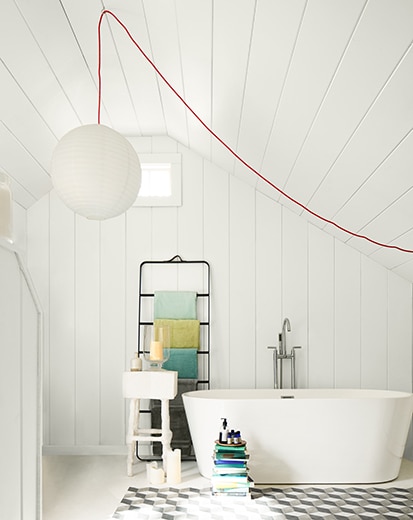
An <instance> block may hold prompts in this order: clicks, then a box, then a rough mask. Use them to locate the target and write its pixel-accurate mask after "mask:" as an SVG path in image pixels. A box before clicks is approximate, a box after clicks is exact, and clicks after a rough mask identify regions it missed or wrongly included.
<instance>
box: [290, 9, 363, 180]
mask: <svg viewBox="0 0 413 520" xmlns="http://www.w3.org/2000/svg"><path fill="white" fill-rule="evenodd" d="M367 2H368V0H365V3H364V6H363V9H362V10H361V12H360V14H359V16H358V18H357V22H356V23H355V25H354V27H353V30H352V31H351V34H350V36H349V38H348V40H347V43H346V45H345V47H344V49H343V52H342V53H341V56H340V59H339V60H338V63H337V65H336V68H335V69H334V72H333V74H332V76H331V79H330V81H329V83H328V85H327V88H326V90H325V92H324V94H323V97H322V99H321V101H320V104H319V105H318V108H317V111H316V113H315V115H314V117H313V120H312V121H311V123H310V126H309V128H308V130H307V133H306V135H305V137H304V140H303V142H302V144H301V146H300V149H299V150H298V153H297V156H296V158H295V160H294V162H293V164H292V166H291V168H290V171H289V173H288V175H287V178H286V180H285V182H284V184H283V189H285V187H286V186H287V185H288V181H289V180H290V177H291V175H292V173H293V171H294V169H295V167H296V164H297V162H298V159H299V158H300V157H301V154H302V151H303V149H304V147H305V145H306V143H307V141H308V139H309V136H310V133H311V131H312V129H313V128H314V125H315V124H316V122H317V120H318V117H319V115H320V113H321V110H322V108H323V106H324V104H325V102H326V99H327V97H328V95H329V93H330V92H331V89H332V87H333V84H334V82H335V79H336V77H337V75H338V72H339V70H340V68H341V65H342V64H343V61H344V58H345V56H346V55H347V52H348V49H349V48H350V44H351V42H352V41H353V38H354V35H355V33H356V31H357V29H358V28H359V26H360V22H361V20H362V18H363V15H364V13H365V11H366V7H367Z"/></svg>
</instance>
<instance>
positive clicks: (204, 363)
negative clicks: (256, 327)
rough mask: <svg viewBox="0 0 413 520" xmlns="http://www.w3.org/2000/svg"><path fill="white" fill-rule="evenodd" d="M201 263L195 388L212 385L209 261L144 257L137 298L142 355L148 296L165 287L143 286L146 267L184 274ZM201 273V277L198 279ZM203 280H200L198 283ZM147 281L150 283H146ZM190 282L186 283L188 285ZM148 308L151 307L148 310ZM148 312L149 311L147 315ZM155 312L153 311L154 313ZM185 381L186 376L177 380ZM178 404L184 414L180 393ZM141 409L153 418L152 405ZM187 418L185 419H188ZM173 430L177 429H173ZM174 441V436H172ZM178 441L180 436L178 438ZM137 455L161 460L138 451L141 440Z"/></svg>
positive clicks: (148, 321) (185, 457)
mask: <svg viewBox="0 0 413 520" xmlns="http://www.w3.org/2000/svg"><path fill="white" fill-rule="evenodd" d="M190 265H193V266H197V265H198V266H199V267H200V271H199V273H198V276H197V283H195V284H194V285H195V287H191V290H193V291H194V292H196V295H197V302H200V301H201V300H202V301H203V304H202V305H198V304H197V308H200V311H201V315H200V316H198V317H199V321H200V330H201V333H200V336H201V342H200V347H199V349H198V360H199V363H198V366H199V369H198V379H197V380H196V389H197V390H198V389H200V388H207V389H209V388H210V366H211V364H210V341H211V335H210V316H211V300H210V297H211V295H210V290H211V273H210V265H209V263H208V262H207V261H205V260H183V259H182V258H181V256H179V255H175V256H174V257H172V258H171V259H170V260H145V261H144V262H142V263H141V264H140V268H139V301H138V331H137V333H138V337H137V340H138V349H137V350H138V353H139V355H140V356H143V350H144V346H143V335H142V331H143V327H145V326H146V325H153V322H154V321H153V313H152V309H153V305H149V306H148V305H147V303H148V300H150V299H152V300H153V299H154V296H155V292H156V291H160V290H164V287H156V282H152V283H151V284H150V287H149V290H148V291H145V290H144V289H147V287H146V286H145V284H144V282H146V277H145V274H146V272H147V269H148V268H149V267H152V268H154V269H156V268H157V267H161V268H163V267H164V266H175V267H177V269H178V270H179V276H183V275H184V273H181V270H184V269H185V267H187V266H190ZM151 274H152V276H153V278H156V276H154V273H153V272H152V273H151ZM199 275H201V276H200V279H199ZM199 282H200V283H199ZM146 285H147V283H146ZM187 285H188V284H187V283H186V285H185V286H187ZM148 308H149V309H150V311H149V312H148ZM148 314H149V315H148ZM151 314H152V315H151ZM179 381H181V383H182V382H184V381H185V380H178V383H179ZM174 401H176V403H177V406H176V407H175V409H179V408H180V412H179V413H182V414H185V411H184V409H183V404H182V396H181V395H180V393H179V390H178V395H177V397H176V398H175V400H174ZM171 405H172V406H171V420H172V414H173V413H174V411H173V410H174V404H173V402H171ZM140 413H147V414H152V418H153V409H144V410H141V411H140ZM185 421H186V419H185ZM172 433H173V434H174V432H173V431H172ZM172 440H173V442H174V437H173V439H172ZM178 442H179V440H178ZM136 456H137V457H138V459H139V460H150V461H153V460H160V457H159V456H154V455H146V456H143V455H142V454H140V453H139V444H138V443H136ZM182 460H194V455H193V453H192V454H190V455H184V454H183V455H182Z"/></svg>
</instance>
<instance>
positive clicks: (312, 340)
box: [297, 226, 335, 388]
mask: <svg viewBox="0 0 413 520" xmlns="http://www.w3.org/2000/svg"><path fill="white" fill-rule="evenodd" d="M308 253H309V254H308V272H309V274H308V350H309V359H308V372H309V379H308V384H309V386H310V387H314V386H318V387H322V388H333V387H334V383H335V381H334V348H335V345H334V240H333V238H332V237H330V236H329V235H327V234H326V233H324V232H323V231H320V230H319V229H318V228H316V227H314V226H309V239H308ZM297 355H299V351H298V354H297Z"/></svg>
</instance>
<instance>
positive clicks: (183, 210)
mask: <svg viewBox="0 0 413 520" xmlns="http://www.w3.org/2000/svg"><path fill="white" fill-rule="evenodd" d="M202 173H203V172H202V159H201V157H199V155H196V154H194V153H192V152H190V151H187V150H186V149H185V154H184V160H183V161H182V201H183V203H182V206H181V207H180V208H179V212H178V249H177V250H178V251H179V252H180V254H181V256H182V258H184V259H187V260H194V259H200V258H203V242H204V241H203V190H202V187H203V182H202V176H203V175H202Z"/></svg>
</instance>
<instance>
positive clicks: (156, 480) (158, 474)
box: [150, 468, 165, 485]
mask: <svg viewBox="0 0 413 520" xmlns="http://www.w3.org/2000/svg"><path fill="white" fill-rule="evenodd" d="M164 482H165V472H164V470H163V469H162V468H151V479H150V483H151V484H156V485H159V484H163V483H164Z"/></svg>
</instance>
